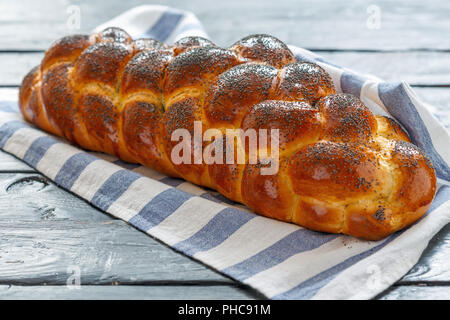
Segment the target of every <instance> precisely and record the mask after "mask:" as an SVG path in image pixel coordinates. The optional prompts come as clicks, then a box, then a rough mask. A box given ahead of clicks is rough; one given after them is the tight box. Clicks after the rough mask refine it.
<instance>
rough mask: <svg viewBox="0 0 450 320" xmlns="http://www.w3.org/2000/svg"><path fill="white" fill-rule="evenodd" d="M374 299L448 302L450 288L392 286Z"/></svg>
mask: <svg viewBox="0 0 450 320" xmlns="http://www.w3.org/2000/svg"><path fill="white" fill-rule="evenodd" d="M376 298H377V299H380V300H412V299H414V300H449V299H450V286H424V285H420V286H419V285H416V286H414V285H413V286H394V287H391V288H389V289H388V290H387V291H386V292H384V293H383V294H382V295H379V296H378V297H376Z"/></svg>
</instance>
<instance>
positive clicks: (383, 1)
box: [0, 0, 450, 49]
mask: <svg viewBox="0 0 450 320" xmlns="http://www.w3.org/2000/svg"><path fill="white" fill-rule="evenodd" d="M141 4H161V1H159V0H130V1H126V2H125V1H119V0H114V1H108V2H104V1H101V2H100V1H98V2H97V1H96V2H92V1H77V0H69V1H67V0H58V1H45V0H39V1H36V0H21V1H14V2H11V1H3V2H2V3H0V21H2V28H1V29H0V48H3V49H24V48H25V49H44V48H47V47H48V45H49V44H50V43H51V42H52V41H53V40H54V39H56V38H59V37H61V36H63V35H66V34H69V33H74V31H75V32H77V31H78V32H87V31H89V30H92V29H93V28H94V27H95V26H96V25H98V24H100V23H103V22H105V21H107V20H109V19H111V18H113V17H114V16H116V15H118V14H120V13H121V12H123V11H125V10H127V9H130V8H132V7H134V6H137V5H141ZM164 4H165V5H169V6H173V7H177V8H180V9H185V10H190V11H192V12H194V13H195V14H196V15H197V16H198V18H199V19H200V20H201V21H202V22H203V24H204V26H205V28H206V30H207V31H208V33H209V34H210V36H211V38H212V39H214V40H215V41H216V42H217V43H218V44H220V45H229V44H230V43H233V42H234V41H236V40H237V39H239V38H241V37H243V36H246V35H248V34H251V33H271V34H274V35H275V36H278V37H279V38H280V39H282V40H283V41H285V42H288V43H292V44H297V45H301V46H303V47H309V48H340V49H355V48H357V49H392V48H394V49H398V48H400V49H409V48H440V49H450V39H449V38H448V37H445V36H442V35H445V34H450V23H448V21H449V13H450V3H449V2H448V1H443V0H434V1H426V2H424V1H418V0H416V1H408V0H401V1H397V2H396V3H395V5H393V4H392V2H389V1H388V0H378V1H374V0H364V1H352V2H351V3H349V2H348V1H347V2H339V1H332V0H323V1H314V0H303V1H297V2H295V3H293V2H292V1H290V0H278V1H270V0H264V1H261V0H249V1H241V0H230V1H220V2H211V1H203V0H191V1H183V0H166V1H164ZM73 5H76V6H78V8H79V9H80V13H81V15H80V29H79V30H77V29H73V26H74V24H73V23H72V24H71V23H70V21H73V20H71V19H72V17H73V15H72V12H73V11H71V6H73ZM374 6H375V7H374ZM371 10H375V11H371ZM377 17H379V18H380V19H377ZM373 18H375V20H377V21H379V22H380V23H379V28H377V24H370V21H374V19H373ZM368 22H369V24H368ZM368 25H369V26H368ZM373 26H375V28H374V27H373Z"/></svg>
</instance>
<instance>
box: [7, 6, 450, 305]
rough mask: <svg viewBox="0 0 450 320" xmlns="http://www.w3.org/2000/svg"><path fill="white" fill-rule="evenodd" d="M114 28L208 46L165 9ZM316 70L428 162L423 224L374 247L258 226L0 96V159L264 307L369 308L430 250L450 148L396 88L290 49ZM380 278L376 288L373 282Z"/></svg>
mask: <svg viewBox="0 0 450 320" xmlns="http://www.w3.org/2000/svg"><path fill="white" fill-rule="evenodd" d="M111 25H115V26H119V27H122V28H124V29H126V30H127V31H129V32H130V34H131V35H132V36H133V37H135V38H137V37H141V36H152V37H154V38H157V39H159V40H163V41H166V42H173V41H176V39H179V38H180V37H183V36H186V35H200V36H204V37H206V33H205V32H204V30H203V28H202V26H201V24H200V22H199V21H198V20H197V18H195V16H194V15H193V14H192V13H189V12H184V11H181V10H175V9H171V8H167V7H164V6H142V7H137V8H134V9H132V10H130V11H128V12H125V13H124V14H123V15H121V16H119V17H117V18H115V19H113V20H112V21H110V22H108V23H106V24H103V25H102V26H99V27H98V29H103V28H104V27H106V26H111ZM291 49H292V50H293V51H294V53H295V54H296V56H297V58H298V59H299V60H304V61H314V62H317V63H319V64H320V65H321V66H323V67H324V68H325V69H326V70H327V71H328V72H329V73H330V75H331V77H332V79H333V81H334V83H335V85H336V88H337V89H338V91H343V92H349V93H352V94H355V95H357V96H359V97H360V98H361V99H362V100H363V101H364V103H366V105H367V106H369V107H370V108H371V109H372V110H373V111H374V112H376V113H378V114H386V115H392V116H393V117H395V118H396V119H397V120H399V121H400V123H401V124H402V125H403V126H404V127H405V128H406V129H407V130H408V132H409V134H410V136H411V137H412V139H413V141H414V143H416V144H417V145H419V146H420V147H421V148H422V149H424V150H425V151H426V152H427V153H428V154H429V155H430V158H431V160H432V161H433V163H434V165H435V167H436V171H437V174H438V177H439V182H440V189H439V191H438V193H437V195H436V198H435V200H434V202H433V205H432V208H431V209H430V211H429V212H428V214H427V215H426V216H425V217H424V218H422V219H421V220H420V221H419V222H417V223H416V224H414V225H413V226H412V227H410V228H408V229H406V230H404V231H402V232H398V233H396V234H394V235H391V236H390V237H388V238H386V239H383V240H381V241H376V242H371V241H363V240H359V239H355V238H352V237H348V236H343V235H334V234H326V233H321V232H315V231H311V230H307V229H304V228H301V227H299V226H295V225H292V224H288V223H283V222H279V221H276V220H272V219H268V218H265V217H261V216H258V215H255V214H254V213H252V212H250V211H249V210H248V209H246V208H243V206H241V205H237V204H234V203H232V202H230V201H228V200H226V199H224V197H223V196H220V195H218V194H217V192H210V191H205V190H203V189H202V188H200V187H198V186H194V185H192V184H190V183H188V182H185V181H183V180H180V179H174V178H169V177H166V176H164V175H163V174H161V173H159V172H156V171H154V170H152V169H149V168H145V167H143V166H139V165H131V164H128V163H125V162H123V161H120V160H119V159H117V158H115V157H113V156H110V155H104V154H100V153H96V152H86V151H83V150H80V149H78V148H76V147H74V146H72V145H70V144H68V143H66V142H64V141H63V140H61V139H59V138H56V137H54V136H51V135H49V134H47V133H44V132H42V131H40V130H38V129H36V128H34V127H33V126H32V125H29V124H28V123H26V122H24V120H23V119H22V117H21V115H20V114H19V112H18V109H17V101H16V97H12V96H11V95H17V90H9V91H8V90H5V91H3V94H2V96H0V148H1V149H3V150H5V151H6V152H9V153H11V154H14V155H15V156H17V157H18V158H20V159H22V160H23V161H24V162H26V163H28V164H29V165H31V166H32V167H34V168H36V169H37V170H39V171H40V172H42V174H44V175H46V176H47V177H49V178H50V179H52V180H53V181H54V182H55V183H56V184H58V185H60V186H61V187H63V188H65V189H67V190H70V191H71V192H73V193H75V194H77V195H78V196H80V197H82V198H84V199H86V200H87V201H89V202H90V203H91V204H93V205H94V206H96V207H98V208H100V209H102V210H104V211H106V212H108V213H110V214H111V215H113V216H116V217H118V218H120V219H123V220H125V221H127V222H128V223H130V224H132V225H133V226H135V227H136V228H137V229H139V230H141V231H143V232H146V233H148V234H149V235H151V236H153V237H155V238H157V239H159V240H161V241H162V242H164V243H166V244H167V245H169V246H171V247H173V248H174V249H176V250H178V251H180V252H183V253H184V254H186V255H188V256H191V257H193V258H194V259H197V260H199V261H202V262H203V263H205V264H207V265H209V266H211V267H212V268H214V269H216V270H218V271H219V272H222V273H224V274H226V275H228V276H230V277H231V278H233V279H236V280H237V281H241V282H243V283H246V284H248V285H250V286H252V287H253V288H255V289H257V290H259V291H260V292H261V293H263V294H264V295H266V296H267V297H269V298H272V299H335V298H339V299H346V298H347V299H348V298H352V299H367V298H370V297H373V296H375V295H376V294H378V293H380V292H381V291H383V290H384V289H386V288H387V287H388V286H390V285H391V284H392V283H394V282H395V281H396V280H398V279H399V278H401V277H402V276H403V275H404V274H405V273H406V272H407V271H408V270H409V269H410V268H411V267H412V266H413V265H414V263H416V261H417V260H418V258H419V257H420V255H421V253H422V252H423V250H424V248H425V247H426V245H427V243H428V241H429V240H430V239H431V238H432V237H433V235H434V234H436V233H437V232H438V231H439V229H440V228H442V227H443V226H444V225H445V224H447V223H448V222H449V221H450V187H449V186H448V185H450V183H449V181H450V170H449V163H450V154H449V152H450V151H449V148H448V146H449V145H450V138H449V135H448V132H447V131H446V130H445V129H444V128H443V127H442V126H441V125H440V124H439V123H438V122H437V121H436V120H435V118H434V117H433V116H432V115H431V113H430V112H429V111H428V109H427V108H426V105H425V104H423V103H422V102H420V101H419V100H418V99H417V97H416V96H415V95H414V93H413V92H412V90H411V88H410V87H409V86H408V85H407V84H405V83H385V82H383V81H382V80H380V79H378V78H376V77H373V76H366V75H361V74H357V73H355V72H353V71H351V70H348V69H345V68H342V67H339V66H337V65H334V64H332V63H329V62H327V61H325V60H324V59H322V58H321V57H319V56H317V55H315V54H314V53H312V52H309V51H306V50H304V49H300V48H296V47H291ZM380 275H381V276H380Z"/></svg>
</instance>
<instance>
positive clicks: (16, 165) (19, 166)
mask: <svg viewBox="0 0 450 320" xmlns="http://www.w3.org/2000/svg"><path fill="white" fill-rule="evenodd" d="M0 96H1V90H0ZM2 172H36V170H35V169H33V168H31V167H30V166H28V165H27V164H26V163H25V162H23V161H20V160H19V159H17V158H16V157H14V156H12V155H10V154H8V153H6V152H4V151H1V150H0V173H2Z"/></svg>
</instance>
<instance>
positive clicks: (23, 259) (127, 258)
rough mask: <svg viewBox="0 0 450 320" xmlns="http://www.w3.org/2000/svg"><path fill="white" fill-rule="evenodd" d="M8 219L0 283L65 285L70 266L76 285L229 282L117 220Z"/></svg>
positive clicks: (1, 239)
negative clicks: (78, 281)
mask: <svg viewBox="0 0 450 320" xmlns="http://www.w3.org/2000/svg"><path fill="white" fill-rule="evenodd" d="M98 214H101V213H98ZM13 218H14V216H13V215H11V216H10V217H9V219H6V218H5V217H2V218H1V219H0V230H1V231H0V284H20V285H24V284H26V285H38V284H47V285H61V284H66V282H67V280H68V278H69V277H70V276H71V275H73V274H74V272H75V271H73V270H75V269H74V268H77V269H76V270H79V273H80V275H81V284H170V283H172V284H193V283H204V284H210V283H213V284H230V283H231V280H229V279H228V278H225V277H223V276H221V275H219V274H218V273H216V272H214V271H212V270H210V269H208V268H207V267H205V266H203V265H202V264H200V263H196V262H193V261H192V260H191V259H189V258H187V257H185V256H183V255H181V254H178V253H176V252H174V251H173V250H172V249H170V248H168V247H166V246H164V245H161V243H159V242H157V241H155V240H154V239H152V238H151V237H149V236H147V235H146V234H144V233H140V232H138V231H136V230H135V229H134V228H132V227H131V226H129V225H127V224H126V223H125V222H123V221H121V220H109V221H87V220H80V221H74V220H68V219H64V220H63V219H59V220H55V219H52V220H50V219H49V220H47V221H29V220H20V219H13ZM77 272H78V271H77Z"/></svg>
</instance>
